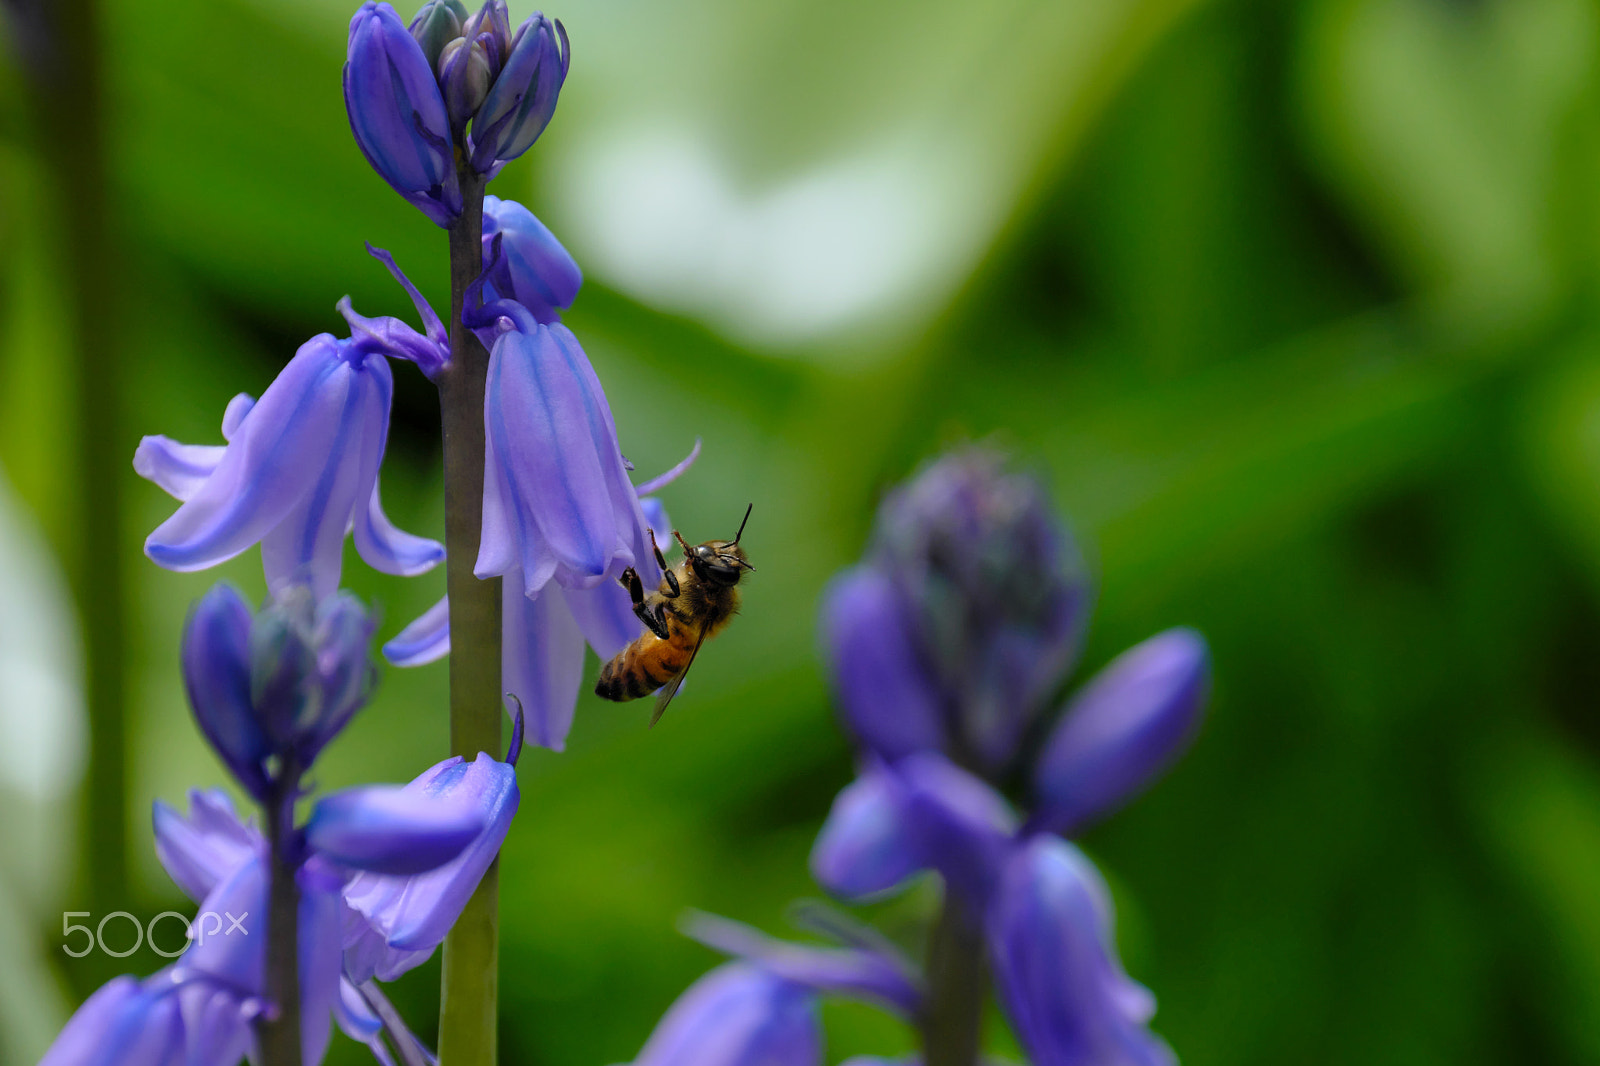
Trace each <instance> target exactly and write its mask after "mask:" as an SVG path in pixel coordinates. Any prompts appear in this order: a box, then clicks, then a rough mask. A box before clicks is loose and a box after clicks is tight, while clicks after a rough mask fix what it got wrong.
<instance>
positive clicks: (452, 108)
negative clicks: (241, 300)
mask: <svg viewBox="0 0 1600 1066" xmlns="http://www.w3.org/2000/svg"><path fill="white" fill-rule="evenodd" d="M571 62H572V50H571V46H570V45H569V43H568V41H567V32H566V30H565V28H563V27H562V25H561V23H560V22H559V21H553V20H551V19H549V18H546V17H545V16H544V15H542V14H540V13H538V12H535V13H534V14H533V15H531V16H529V17H528V18H527V19H526V20H525V21H524V22H523V23H522V25H520V26H518V27H517V28H516V30H515V32H513V30H512V28H511V18H510V13H509V11H508V9H507V7H506V4H505V0H487V2H486V3H485V4H484V5H483V7H482V8H480V9H479V10H478V11H477V12H476V13H475V14H472V15H470V16H469V15H468V14H467V9H466V7H465V6H463V5H462V4H461V3H459V2H458V0H428V2H427V3H425V4H423V6H422V8H421V9H420V10H419V11H418V12H417V14H416V17H415V18H414V19H412V21H411V25H410V27H409V28H408V27H405V26H403V25H401V23H400V19H399V16H398V15H396V14H395V12H394V9H393V8H391V7H390V6H389V5H388V4H382V3H374V2H372V0H368V2H367V3H365V4H363V5H362V7H361V9H360V10H359V11H357V12H356V15H355V18H354V19H352V20H351V23H350V48H349V55H348V59H347V61H346V63H345V68H344V94H345V107H346V110H347V111H348V112H349V116H350V128H351V130H352V131H353V132H354V134H355V138H356V143H357V144H358V145H360V147H361V151H362V154H363V155H365V156H366V157H367V162H369V163H370V164H372V168H373V169H374V170H376V171H377V172H378V173H379V174H380V175H381V176H382V177H383V179H384V180H385V181H387V182H388V183H389V184H390V185H391V186H393V188H394V189H395V191H396V192H398V193H400V195H401V196H403V197H405V198H406V200H408V201H409V202H410V203H412V204H414V205H415V206H416V207H418V208H419V209H421V210H422V211H423V212H424V213H425V214H426V215H427V216H428V217H429V218H430V219H432V220H433V221H434V222H435V223H437V224H439V225H441V226H448V225H449V224H450V223H451V222H452V221H454V220H455V219H456V218H457V217H459V216H460V214H461V211H462V193H461V184H460V181H461V179H460V176H459V175H458V173H457V171H456V154H455V153H456V152H458V151H459V153H460V157H461V159H462V160H463V162H464V163H465V164H466V165H469V166H471V167H472V169H473V170H474V171H475V172H476V173H478V174H481V175H484V176H485V177H486V178H493V177H494V176H495V175H496V174H498V173H499V172H500V169H501V167H503V166H505V164H506V163H508V162H509V161H511V160H513V159H515V158H517V157H518V156H520V155H521V154H522V153H523V152H526V151H527V150H528V149H529V148H530V147H532V145H533V142H534V141H536V140H537V139H538V138H539V135H540V134H541V133H543V132H544V129H545V127H546V126H548V125H549V124H550V119H551V117H552V116H553V115H554V114H555V109H556V102H557V100H558V99H559V98H560V95H561V86H562V85H563V83H565V81H566V78H567V70H568V68H569V66H570V65H571Z"/></svg>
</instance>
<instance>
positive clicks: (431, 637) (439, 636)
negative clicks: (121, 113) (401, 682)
mask: <svg viewBox="0 0 1600 1066" xmlns="http://www.w3.org/2000/svg"><path fill="white" fill-rule="evenodd" d="M449 654H450V597H448V596H441V597H440V598H439V602H438V603H436V604H434V605H433V606H432V607H429V608H428V609H427V610H426V611H424V612H422V614H421V616H420V617H418V618H417V620H416V621H415V622H412V623H411V624H410V625H408V626H406V627H405V628H404V629H402V630H401V631H400V633H399V634H398V635H397V636H396V637H395V638H394V639H393V640H391V641H389V643H387V644H385V645H384V646H383V657H384V658H385V659H388V660H389V661H390V662H391V663H393V664H394V665H395V666H421V665H422V664H423V663H431V662H433V661H435V660H436V659H442V658H444V657H445V656H446V655H449Z"/></svg>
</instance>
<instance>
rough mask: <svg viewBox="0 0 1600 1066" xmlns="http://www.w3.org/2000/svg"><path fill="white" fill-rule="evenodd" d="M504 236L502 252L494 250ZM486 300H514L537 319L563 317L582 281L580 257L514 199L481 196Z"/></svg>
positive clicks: (559, 318) (551, 321) (551, 320)
mask: <svg viewBox="0 0 1600 1066" xmlns="http://www.w3.org/2000/svg"><path fill="white" fill-rule="evenodd" d="M496 237H498V238H500V255H499V257H498V258H497V257H496V256H495V254H494V243H495V238H496ZM483 260H484V265H485V269H486V270H487V271H489V279H488V283H487V284H486V285H485V286H484V299H486V300H487V301H489V302H491V303H492V302H494V301H495V300H500V299H506V300H514V301H516V302H517V303H519V304H521V305H522V306H523V307H525V308H527V309H528V312H529V313H530V314H532V315H533V317H534V318H535V319H536V320H538V321H539V322H543V323H545V324H546V325H549V324H551V323H554V322H559V321H560V320H561V312H562V311H564V310H565V309H566V308H568V307H571V306H572V301H573V300H575V299H576V298H577V296H578V289H579V288H580V287H582V285H583V272H582V271H581V270H579V269H578V264H577V262H576V260H574V259H573V258H572V255H571V254H570V253H569V252H568V251H567V250H566V248H564V247H562V245H561V242H560V241H558V240H556V238H555V235H554V234H552V233H551V232H550V230H549V229H548V228H546V226H545V224H544V223H543V222H540V221H539V220H538V219H537V218H536V217H534V214H533V212H532V211H529V210H528V209H527V208H526V207H523V206H522V205H521V204H519V203H517V202H516V201H515V200H502V199H500V197H498V196H485V197H484V198H483Z"/></svg>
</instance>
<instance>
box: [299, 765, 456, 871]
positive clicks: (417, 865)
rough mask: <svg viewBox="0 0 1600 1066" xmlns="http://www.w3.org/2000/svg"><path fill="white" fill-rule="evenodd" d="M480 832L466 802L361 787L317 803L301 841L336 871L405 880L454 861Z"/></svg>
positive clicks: (403, 790)
mask: <svg viewBox="0 0 1600 1066" xmlns="http://www.w3.org/2000/svg"><path fill="white" fill-rule="evenodd" d="M483 829H484V819H483V814H482V812H481V811H480V810H478V809H477V808H476V807H475V806H474V805H471V804H469V803H463V802H460V801H458V800H454V799H452V798H446V799H445V800H443V801H441V800H440V799H439V798H437V797H434V796H430V795H426V794H423V793H420V792H417V791H415V790H408V789H406V788H404V787H402V786H399V785H367V786H364V787H360V788H347V789H343V790H342V791H339V792H334V793H331V794H329V795H326V796H323V797H322V798H321V799H320V800H318V801H317V804H316V806H315V807H313V808H312V811H311V818H310V819H309V820H308V821H307V822H306V841H307V843H309V844H310V845H311V847H312V849H313V850H314V851H316V852H317V853H318V854H319V855H321V856H322V857H323V858H325V859H327V860H329V861H331V862H335V863H338V864H339V865H341V866H348V867H352V868H354V869H357V870H371V871H373V872H374V873H382V874H401V875H407V874H419V873H424V872H426V871H428V870H432V869H434V868H435V867H437V866H442V865H444V864H445V863H447V862H449V861H450V860H451V859H454V858H455V857H456V856H457V855H459V854H461V851H462V849H463V848H465V847H466V846H467V845H468V844H470V843H472V841H473V840H474V839H475V838H477V836H478V835H479V834H480V833H482V832H483Z"/></svg>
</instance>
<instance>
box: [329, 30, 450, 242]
mask: <svg viewBox="0 0 1600 1066" xmlns="http://www.w3.org/2000/svg"><path fill="white" fill-rule="evenodd" d="M344 102H345V110H346V111H347V112H348V114H349V117H350V130H351V132H352V133H354V134H355V138H356V144H357V145H358V146H359V147H360V149H361V154H362V155H364V156H366V157H367V162H368V163H370V164H371V165H372V169H373V170H376V171H377V172H378V175H379V176H380V177H381V178H383V180H384V181H386V182H388V183H389V185H390V186H391V187H392V188H393V189H394V190H395V192H398V193H399V194H400V195H401V196H403V197H405V199H406V201H407V202H409V203H410V204H411V205H412V206H414V207H416V208H417V209H419V210H420V211H422V213H423V214H425V215H427V216H428V218H429V219H431V220H432V221H433V222H434V223H436V224H437V225H440V226H448V225H449V224H450V223H451V222H452V221H454V220H455V218H456V217H457V216H458V215H460V214H461V209H462V201H461V186H460V182H459V179H458V178H457V176H456V167H455V156H454V149H453V148H452V146H451V136H450V120H449V117H448V115H447V114H446V111H445V102H444V97H443V96H442V95H441V94H440V92H439V84H438V82H437V81H436V80H435V77H434V71H433V67H432V65H431V64H430V63H429V61H428V57H427V56H426V55H424V54H423V51H422V46H421V45H419V44H418V43H417V40H416V38H414V37H413V36H412V35H411V33H410V31H408V30H407V29H406V27H405V24H404V23H402V22H401V21H400V17H399V16H398V15H396V14H395V11H394V8H392V7H390V6H389V5H388V4H380V3H374V2H372V0H367V2H366V3H364V4H362V5H361V7H360V9H359V10H358V11H357V12H356V13H355V17H354V18H352V19H351V20H350V47H349V52H348V58H347V59H346V61H345V65H344Z"/></svg>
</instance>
